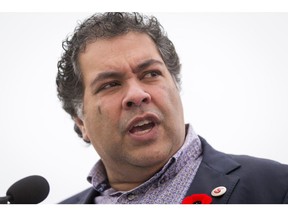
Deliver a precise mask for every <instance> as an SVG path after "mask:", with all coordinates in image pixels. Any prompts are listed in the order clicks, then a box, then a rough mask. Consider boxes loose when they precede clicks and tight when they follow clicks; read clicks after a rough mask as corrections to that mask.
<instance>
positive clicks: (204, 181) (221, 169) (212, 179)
mask: <svg viewBox="0 0 288 216" xmlns="http://www.w3.org/2000/svg"><path fill="white" fill-rule="evenodd" d="M199 138H200V140H201V144H202V149H203V155H202V156H203V159H202V162H201V164H200V166H199V168H198V171H197V174H196V176H195V178H194V180H193V183H192V184H191V186H190V188H189V190H188V192H187V194H186V196H189V195H192V194H199V193H204V194H208V195H211V192H212V190H213V189H214V188H216V187H219V186H224V187H226V189H227V191H226V193H225V194H223V195H222V196H219V197H213V201H212V203H213V204H221V203H222V204H224V203H227V202H228V200H229V198H230V196H231V194H232V192H233V190H234V188H235V186H236V184H237V183H238V181H239V177H237V176H234V175H230V174H231V173H232V172H233V171H235V170H236V169H238V168H239V167H240V164H239V163H238V162H236V161H234V160H233V159H232V158H230V157H229V155H227V154H224V153H221V152H218V151H216V150H215V149H213V148H212V147H211V146H210V145H209V144H208V143H207V142H206V140H205V139H203V138H202V137H200V136H199Z"/></svg>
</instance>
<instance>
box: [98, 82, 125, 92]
mask: <svg viewBox="0 0 288 216" xmlns="http://www.w3.org/2000/svg"><path fill="white" fill-rule="evenodd" d="M119 85H120V83H119V82H116V81H111V82H108V83H104V84H103V85H101V87H100V88H99V89H98V90H97V92H100V91H103V90H108V89H111V88H115V87H117V86H119Z"/></svg>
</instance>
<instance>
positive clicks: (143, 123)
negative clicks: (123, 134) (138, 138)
mask: <svg viewBox="0 0 288 216" xmlns="http://www.w3.org/2000/svg"><path fill="white" fill-rule="evenodd" d="M148 123H150V121H148V120H143V121H140V122H138V123H137V124H136V125H134V127H140V126H142V125H145V124H148Z"/></svg>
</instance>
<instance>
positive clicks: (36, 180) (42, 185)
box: [6, 175, 50, 204]
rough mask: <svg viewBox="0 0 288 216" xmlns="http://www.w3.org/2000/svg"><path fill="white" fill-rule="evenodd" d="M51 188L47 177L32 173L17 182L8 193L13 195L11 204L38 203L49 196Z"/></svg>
mask: <svg viewBox="0 0 288 216" xmlns="http://www.w3.org/2000/svg"><path fill="white" fill-rule="evenodd" d="M49 190H50V187H49V183H48V182H47V180H46V179H45V178H43V177H42V176H38V175H32V176H28V177H26V178H23V179H21V180H19V181H17V182H15V183H14V184H13V185H12V186H11V187H10V188H9V189H8V190H7V193H6V195H7V196H11V199H10V200H9V202H10V203H11V204H37V203H40V202H42V201H43V200H44V199H45V198H46V197H47V196H48V194H49Z"/></svg>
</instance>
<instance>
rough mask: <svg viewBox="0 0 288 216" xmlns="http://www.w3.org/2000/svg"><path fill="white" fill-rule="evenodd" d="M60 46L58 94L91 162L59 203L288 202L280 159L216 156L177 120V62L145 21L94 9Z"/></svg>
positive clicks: (155, 25)
mask: <svg viewBox="0 0 288 216" xmlns="http://www.w3.org/2000/svg"><path fill="white" fill-rule="evenodd" d="M63 48H64V51H65V52H64V53H63V56H62V58H61V60H60V61H59V62H58V75H57V90H58V96H59V98H60V100H61V101H62V103H63V108H64V110H65V111H67V112H68V113H69V114H70V115H71V117H72V119H73V120H74V122H75V127H74V128H75V131H76V132H77V133H78V135H79V136H80V137H82V138H83V140H84V141H86V142H88V143H91V144H92V145H93V147H94V148H95V150H96V152H97V153H98V154H99V156H100V158H101V159H100V160H99V161H98V162H97V163H96V164H95V166H94V167H93V169H92V170H91V173H90V174H89V176H88V181H89V182H91V184H92V187H91V188H89V189H87V190H85V191H83V192H81V193H79V194H77V195H75V196H73V197H71V198H68V199H67V200H64V201H63V202H62V203H99V204H101V203H147V204H149V203H157V204H162V203H168V204H169V203H182V202H183V200H185V201H184V202H185V203H187V198H186V199H185V197H188V203H189V202H190V201H191V203H205V202H206V201H204V198H206V197H208V200H209V203H288V166H287V165H282V164H280V163H278V162H274V161H269V160H265V159H257V158H253V157H248V156H236V155H227V154H224V153H221V152H218V151H216V150H214V149H213V148H212V147H211V146H210V145H209V144H208V143H207V142H206V141H205V140H204V139H203V138H202V137H200V136H198V135H197V134H196V133H195V132H194V130H193V128H192V126H191V125H188V124H187V125H185V123H184V117H183V107H182V103H181V98H180V95H179V89H180V77H179V76H180V62H179V58H178V55H177V53H176V51H175V48H174V45H173V43H172V42H171V41H170V40H169V39H168V37H167V36H166V34H165V32H164V30H163V28H162V26H161V25H160V24H159V22H158V21H157V19H156V18H155V17H147V16H143V15H141V14H138V13H103V14H95V15H93V16H91V17H90V18H88V19H87V20H85V21H84V22H83V23H82V24H81V25H79V26H78V27H77V28H76V30H75V32H74V35H73V36H72V37H71V38H67V39H66V41H64V43H63ZM194 195H197V197H198V198H196V200H195V199H194V198H195V197H196V196H194ZM199 195H200V198H199ZM191 198H193V199H191ZM202 198H203V199H202ZM205 200H206V199H205Z"/></svg>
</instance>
